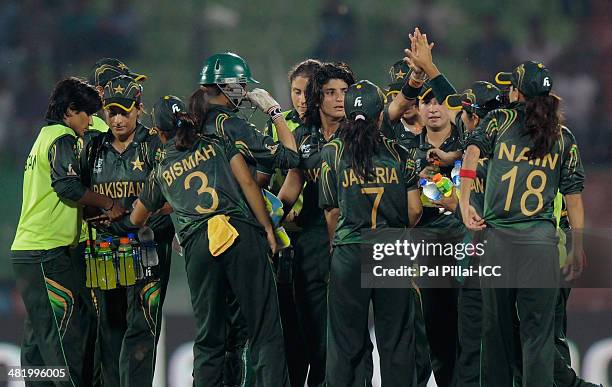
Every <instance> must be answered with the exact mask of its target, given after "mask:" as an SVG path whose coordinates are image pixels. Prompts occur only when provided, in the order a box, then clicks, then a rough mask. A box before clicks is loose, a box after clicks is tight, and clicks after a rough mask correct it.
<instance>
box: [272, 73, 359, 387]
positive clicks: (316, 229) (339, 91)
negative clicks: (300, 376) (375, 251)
mask: <svg viewBox="0 0 612 387" xmlns="http://www.w3.org/2000/svg"><path fill="white" fill-rule="evenodd" d="M354 82H355V80H354V78H353V74H352V72H351V70H350V69H349V68H348V66H346V65H344V64H333V63H324V64H323V65H322V66H321V68H319V69H318V70H317V71H316V72H315V73H314V74H313V76H312V78H311V79H310V81H309V82H308V86H307V88H306V105H307V107H306V112H305V114H304V124H303V125H301V126H299V127H298V128H297V129H295V131H294V132H293V135H294V136H295V140H296V142H297V143H298V147H299V150H300V157H301V160H300V165H299V168H297V169H292V170H290V171H289V173H288V174H287V178H286V179H285V182H284V184H283V187H282V188H281V190H280V192H279V194H278V197H279V199H281V200H282V201H283V206H284V208H285V211H286V212H288V211H289V210H290V209H291V208H292V207H293V204H294V203H295V201H296V200H297V198H298V197H299V195H300V193H302V197H303V204H302V210H301V211H300V214H299V215H298V216H297V218H296V219H295V221H296V223H297V225H298V226H299V227H300V228H301V230H302V231H301V232H300V234H299V235H298V236H297V238H295V239H294V240H292V245H293V249H294V272H295V274H294V281H295V284H294V288H295V304H296V307H297V311H298V318H299V324H300V326H301V331H302V334H303V338H304V342H305V344H306V348H305V350H306V356H307V359H308V363H309V365H310V371H309V373H308V385H309V386H320V385H322V384H323V382H324V380H325V347H326V319H327V306H326V305H327V300H326V299H327V283H328V278H329V262H330V259H331V255H330V253H329V235H328V233H327V228H326V226H325V217H324V215H323V210H321V209H320V208H319V205H318V200H319V195H318V181H319V176H320V173H321V153H320V152H321V148H322V147H323V145H324V144H325V143H327V142H328V141H330V140H332V139H333V138H334V136H335V132H336V130H337V128H338V127H339V125H340V122H341V121H342V120H343V119H344V94H345V93H346V90H347V89H348V87H349V86H350V85H352V84H353V83H354ZM304 182H306V184H304Z"/></svg>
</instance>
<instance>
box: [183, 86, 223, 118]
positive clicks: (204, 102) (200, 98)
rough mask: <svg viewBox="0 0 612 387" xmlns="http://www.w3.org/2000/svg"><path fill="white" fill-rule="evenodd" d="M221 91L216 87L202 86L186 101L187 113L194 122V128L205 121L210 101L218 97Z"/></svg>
mask: <svg viewBox="0 0 612 387" xmlns="http://www.w3.org/2000/svg"><path fill="white" fill-rule="evenodd" d="M220 93H221V91H220V90H219V88H218V87H216V86H215V87H209V86H204V87H200V88H198V89H196V90H195V91H194V92H193V93H192V94H191V95H190V96H189V101H188V104H187V105H188V107H187V108H188V111H189V114H190V115H191V117H193V119H194V120H195V123H196V126H198V127H201V126H202V125H203V124H204V121H206V115H207V114H208V107H209V105H210V99H211V98H212V97H215V96H217V95H219V94H220Z"/></svg>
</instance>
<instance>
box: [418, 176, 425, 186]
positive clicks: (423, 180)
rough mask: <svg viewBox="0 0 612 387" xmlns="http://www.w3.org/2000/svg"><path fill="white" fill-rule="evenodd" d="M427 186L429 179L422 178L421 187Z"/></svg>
mask: <svg viewBox="0 0 612 387" xmlns="http://www.w3.org/2000/svg"><path fill="white" fill-rule="evenodd" d="M426 184H427V179H424V178H421V179H420V180H419V186H421V187H425V185H426Z"/></svg>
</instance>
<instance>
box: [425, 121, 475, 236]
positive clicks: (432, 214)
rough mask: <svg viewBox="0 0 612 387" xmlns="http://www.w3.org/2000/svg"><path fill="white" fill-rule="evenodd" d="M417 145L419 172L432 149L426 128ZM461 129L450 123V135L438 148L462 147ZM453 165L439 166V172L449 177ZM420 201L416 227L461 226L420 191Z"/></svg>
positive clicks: (457, 220) (459, 222) (448, 150)
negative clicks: (420, 207)
mask: <svg viewBox="0 0 612 387" xmlns="http://www.w3.org/2000/svg"><path fill="white" fill-rule="evenodd" d="M418 137H419V139H418V143H419V147H418V148H416V161H415V164H416V170H417V172H420V171H421V170H422V169H423V168H425V166H427V164H428V163H427V152H428V151H429V149H432V148H433V146H432V145H431V144H430V143H429V142H428V141H427V128H423V131H422V132H421V134H420V135H419V136H418ZM463 137H464V136H463V130H462V125H455V124H452V123H451V132H450V135H449V136H448V138H447V139H446V140H444V142H443V143H442V145H440V150H443V151H445V152H455V151H458V150H462V149H463ZM453 168H454V166H453V165H450V166H447V167H440V174H442V175H443V176H446V177H448V178H449V179H450V178H451V171H452V170H453ZM421 202H422V203H423V215H422V216H421V220H420V221H419V223H418V225H417V227H421V228H434V227H435V228H454V227H462V226H463V222H462V221H461V220H460V219H459V218H458V217H457V216H455V215H453V214H452V213H451V214H448V213H445V211H444V210H443V209H441V208H438V207H437V206H435V205H433V204H432V203H431V201H430V200H429V199H428V198H427V197H426V196H425V195H424V194H423V193H422V192H421Z"/></svg>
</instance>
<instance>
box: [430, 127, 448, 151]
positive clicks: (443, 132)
mask: <svg viewBox="0 0 612 387" xmlns="http://www.w3.org/2000/svg"><path fill="white" fill-rule="evenodd" d="M451 130H452V126H451V124H450V123H449V124H448V125H447V126H445V127H444V128H442V129H440V128H435V129H432V128H429V127H428V128H427V133H426V137H427V142H428V143H430V144H431V145H433V146H434V147H436V148H439V147H440V146H441V145H442V144H443V143H444V140H446V139H447V138H449V137H450V135H451Z"/></svg>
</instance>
